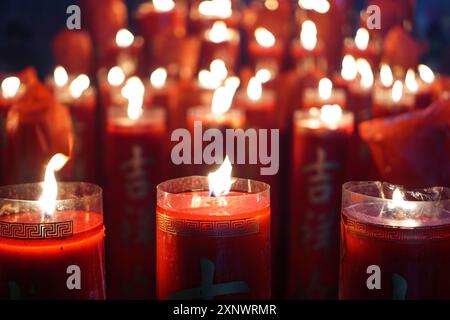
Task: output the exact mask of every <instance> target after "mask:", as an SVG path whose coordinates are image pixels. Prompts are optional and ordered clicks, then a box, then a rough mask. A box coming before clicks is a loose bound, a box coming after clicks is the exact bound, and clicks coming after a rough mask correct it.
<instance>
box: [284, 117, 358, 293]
mask: <svg viewBox="0 0 450 320" xmlns="http://www.w3.org/2000/svg"><path fill="white" fill-rule="evenodd" d="M299 125H300V124H299ZM351 133H352V124H346V125H345V126H341V127H339V128H337V129H329V128H326V127H321V128H317V129H311V128H305V127H296V128H295V129H294V138H293V148H292V155H293V158H292V170H291V177H290V179H291V187H290V192H291V197H290V199H291V202H290V210H289V219H288V222H289V227H288V228H289V237H288V242H287V243H288V247H289V253H288V258H289V263H288V279H287V280H288V282H287V283H288V291H287V298H289V299H299V298H301V299H336V298H337V295H338V269H339V213H340V200H341V186H342V183H343V182H345V180H344V179H345V173H346V162H347V154H348V148H349V145H350V137H351Z"/></svg>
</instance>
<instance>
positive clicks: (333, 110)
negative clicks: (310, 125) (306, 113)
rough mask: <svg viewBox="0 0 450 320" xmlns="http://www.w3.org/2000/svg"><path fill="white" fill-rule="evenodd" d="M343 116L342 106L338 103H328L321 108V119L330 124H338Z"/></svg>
mask: <svg viewBox="0 0 450 320" xmlns="http://www.w3.org/2000/svg"><path fill="white" fill-rule="evenodd" d="M341 118H342V108H341V107H340V106H339V105H337V104H333V105H330V104H326V105H324V106H323V107H322V108H320V120H322V121H323V122H325V123H326V124H327V125H329V126H337V124H338V122H339V121H340V120H341Z"/></svg>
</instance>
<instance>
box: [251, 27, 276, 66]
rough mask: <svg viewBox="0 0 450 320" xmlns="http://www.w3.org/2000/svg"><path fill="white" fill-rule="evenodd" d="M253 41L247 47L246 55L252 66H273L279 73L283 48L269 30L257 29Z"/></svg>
mask: <svg viewBox="0 0 450 320" xmlns="http://www.w3.org/2000/svg"><path fill="white" fill-rule="evenodd" d="M253 36H254V39H253V40H250V43H249V45H248V55H249V59H250V61H251V64H252V65H253V66H260V67H261V66H275V67H276V68H277V69H276V71H277V72H279V71H280V70H281V66H282V60H283V54H284V48H283V44H282V43H281V41H280V40H279V41H277V39H276V38H275V36H274V35H273V33H272V32H270V30H267V29H266V28H264V27H258V28H256V29H255V30H254V33H253Z"/></svg>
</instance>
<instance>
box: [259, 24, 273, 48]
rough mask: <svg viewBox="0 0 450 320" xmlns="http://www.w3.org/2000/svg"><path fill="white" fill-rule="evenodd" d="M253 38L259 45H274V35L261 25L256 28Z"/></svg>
mask: <svg viewBox="0 0 450 320" xmlns="http://www.w3.org/2000/svg"><path fill="white" fill-rule="evenodd" d="M255 39H256V42H258V44H259V45H260V46H261V47H265V48H270V47H273V46H274V45H275V36H274V35H273V34H272V32H270V31H269V30H267V29H266V28H263V27H259V28H256V30H255Z"/></svg>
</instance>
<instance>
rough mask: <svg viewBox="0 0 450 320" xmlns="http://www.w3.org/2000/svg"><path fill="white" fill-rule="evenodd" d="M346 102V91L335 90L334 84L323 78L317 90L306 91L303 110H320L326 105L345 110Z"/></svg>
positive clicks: (308, 89) (309, 89)
mask: <svg viewBox="0 0 450 320" xmlns="http://www.w3.org/2000/svg"><path fill="white" fill-rule="evenodd" d="M346 102H347V98H346V96H345V91H344V90H342V89H336V88H333V83H332V82H331V80H330V79H328V78H322V79H320V81H319V86H318V88H317V89H313V88H306V89H305V92H304V94H303V103H302V108H303V109H311V108H320V107H321V106H323V105H325V104H338V105H340V106H341V107H343V108H344V109H345V107H346Z"/></svg>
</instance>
